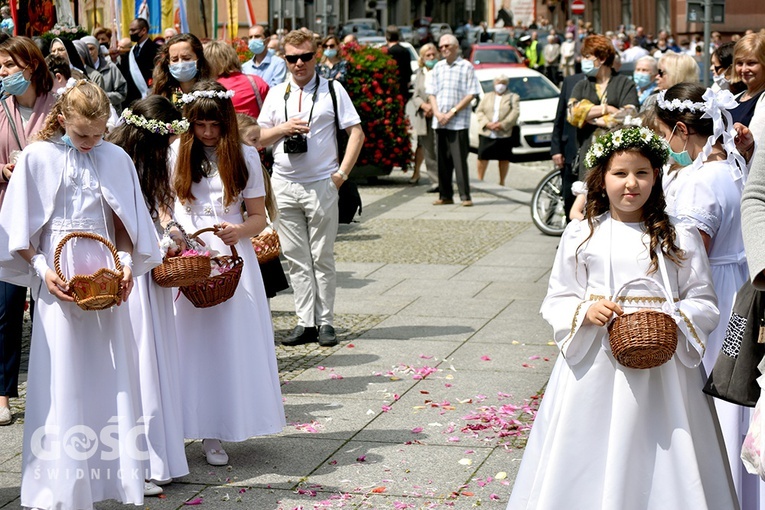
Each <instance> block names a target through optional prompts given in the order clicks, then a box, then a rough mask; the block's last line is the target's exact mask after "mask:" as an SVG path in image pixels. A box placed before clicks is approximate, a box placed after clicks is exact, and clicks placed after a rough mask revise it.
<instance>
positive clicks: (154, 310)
mask: <svg viewBox="0 0 765 510" xmlns="http://www.w3.org/2000/svg"><path fill="white" fill-rule="evenodd" d="M155 235H157V242H159V235H158V234H157V231H156V230H155ZM134 282H135V286H134V287H133V292H132V293H131V294H130V297H129V298H128V302H127V306H128V310H130V322H131V324H132V327H133V335H134V338H135V342H136V346H137V350H138V358H137V359H138V373H139V384H140V388H141V406H142V410H143V412H142V415H143V417H144V422H145V425H146V441H147V451H148V454H149V459H148V460H149V467H148V472H149V476H147V477H146V478H147V479H151V480H158V481H166V480H171V479H173V478H180V477H182V476H185V475H187V474H189V465H188V462H187V460H186V444H185V442H184V440H183V437H184V436H183V409H182V406H181V379H180V366H179V360H178V340H177V338H176V332H175V317H174V311H173V296H174V292H173V291H174V290H175V292H177V289H168V288H163V287H160V286H159V285H157V284H156V283H154V280H153V279H152V277H151V273H150V272H149V273H146V274H145V275H143V276H140V277H138V278H135V280H134Z"/></svg>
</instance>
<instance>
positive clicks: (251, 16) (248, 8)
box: [244, 0, 257, 27]
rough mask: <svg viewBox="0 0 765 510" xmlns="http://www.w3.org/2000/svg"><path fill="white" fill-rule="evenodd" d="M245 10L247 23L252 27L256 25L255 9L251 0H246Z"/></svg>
mask: <svg viewBox="0 0 765 510" xmlns="http://www.w3.org/2000/svg"><path fill="white" fill-rule="evenodd" d="M244 11H245V13H246V14H247V24H248V25H249V26H250V27H254V26H255V24H256V23H257V20H256V19H255V9H253V8H252V1H251V0H244Z"/></svg>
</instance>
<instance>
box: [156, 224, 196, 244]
mask: <svg viewBox="0 0 765 510" xmlns="http://www.w3.org/2000/svg"><path fill="white" fill-rule="evenodd" d="M173 227H175V228H177V229H178V231H179V232H180V233H181V237H183V240H184V241H185V242H186V246H188V247H189V248H190V249H191V248H192V246H193V245H194V244H195V243H194V242H193V241H192V240H191V239H190V238H189V235H188V234H187V233H186V230H184V228H183V227H182V226H181V224H180V223H178V222H177V221H175V220H171V221H170V222H168V224H167V226H166V227H165V231H164V232H163V233H162V237H169V236H170V230H171V229H172V228H173ZM192 237H193V236H192Z"/></svg>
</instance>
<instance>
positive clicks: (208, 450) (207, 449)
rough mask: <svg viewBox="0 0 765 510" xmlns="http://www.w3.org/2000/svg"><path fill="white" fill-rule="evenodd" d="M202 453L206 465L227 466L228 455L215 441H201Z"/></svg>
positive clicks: (218, 442)
mask: <svg viewBox="0 0 765 510" xmlns="http://www.w3.org/2000/svg"><path fill="white" fill-rule="evenodd" d="M202 451H203V452H204V454H205V458H206V459H207V463H208V464H210V465H211V466H225V465H227V464H228V454H227V453H226V450H224V449H223V447H222V446H221V444H220V441H218V440H217V439H204V440H202Z"/></svg>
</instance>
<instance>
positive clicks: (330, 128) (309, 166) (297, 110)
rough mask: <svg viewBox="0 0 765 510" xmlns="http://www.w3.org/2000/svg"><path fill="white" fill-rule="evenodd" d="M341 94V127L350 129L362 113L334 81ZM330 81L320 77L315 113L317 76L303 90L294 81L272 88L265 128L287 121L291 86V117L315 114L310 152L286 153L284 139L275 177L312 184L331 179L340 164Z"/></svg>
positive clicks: (277, 151) (264, 112)
mask: <svg viewBox="0 0 765 510" xmlns="http://www.w3.org/2000/svg"><path fill="white" fill-rule="evenodd" d="M333 83H334V86H335V96H336V97H337V114H338V117H339V119H338V121H339V125H340V129H346V128H349V127H351V126H355V125H356V124H360V123H361V119H360V118H359V114H358V113H357V112H356V108H355V107H354V106H353V103H352V102H351V98H350V97H349V96H348V93H347V92H346V91H345V89H344V88H343V86H342V85H340V84H339V83H337V82H336V81H335V82H333ZM328 84H329V82H328V81H327V80H326V79H324V78H320V79H319V88H318V92H316V105H315V106H314V108H313V115H311V113H310V112H311V106H312V105H313V98H314V89H315V87H316V75H315V76H314V77H313V78H312V79H311V80H310V81H309V82H308V84H307V85H306V86H305V87H304V89H303V90H301V89H300V87H298V86H297V85H296V84H295V82H294V81H292V80H290V81H288V82H286V83H282V84H280V85H277V86H276V87H274V88H272V89H271V91H270V92H269V93H268V96H266V100H265V101H264V102H263V109H262V111H261V112H260V116H259V117H258V124H260V126H261V127H262V128H266V129H268V128H272V127H274V126H278V125H279V124H282V123H284V122H286V121H287V119H286V118H285V115H284V113H285V112H284V95H285V93H286V90H287V86H288V85H289V86H290V95H289V98H288V99H287V116H288V117H289V118H293V117H299V118H302V119H304V120H308V118H309V115H310V116H311V121H310V126H309V127H310V131H309V133H308V135H307V139H308V152H305V153H303V154H286V153H285V152H284V140H285V138H280V139H279V140H277V141H276V143H275V144H274V167H273V175H272V177H273V178H274V179H281V180H284V181H290V182H299V183H304V184H305V183H310V182H316V181H320V180H322V179H327V178H329V176H330V175H332V174H333V173H334V172H336V171H337V169H338V168H339V167H340V162H339V161H338V158H337V141H336V136H335V113H334V110H333V107H332V98H331V97H330V95H329V87H328Z"/></svg>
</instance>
